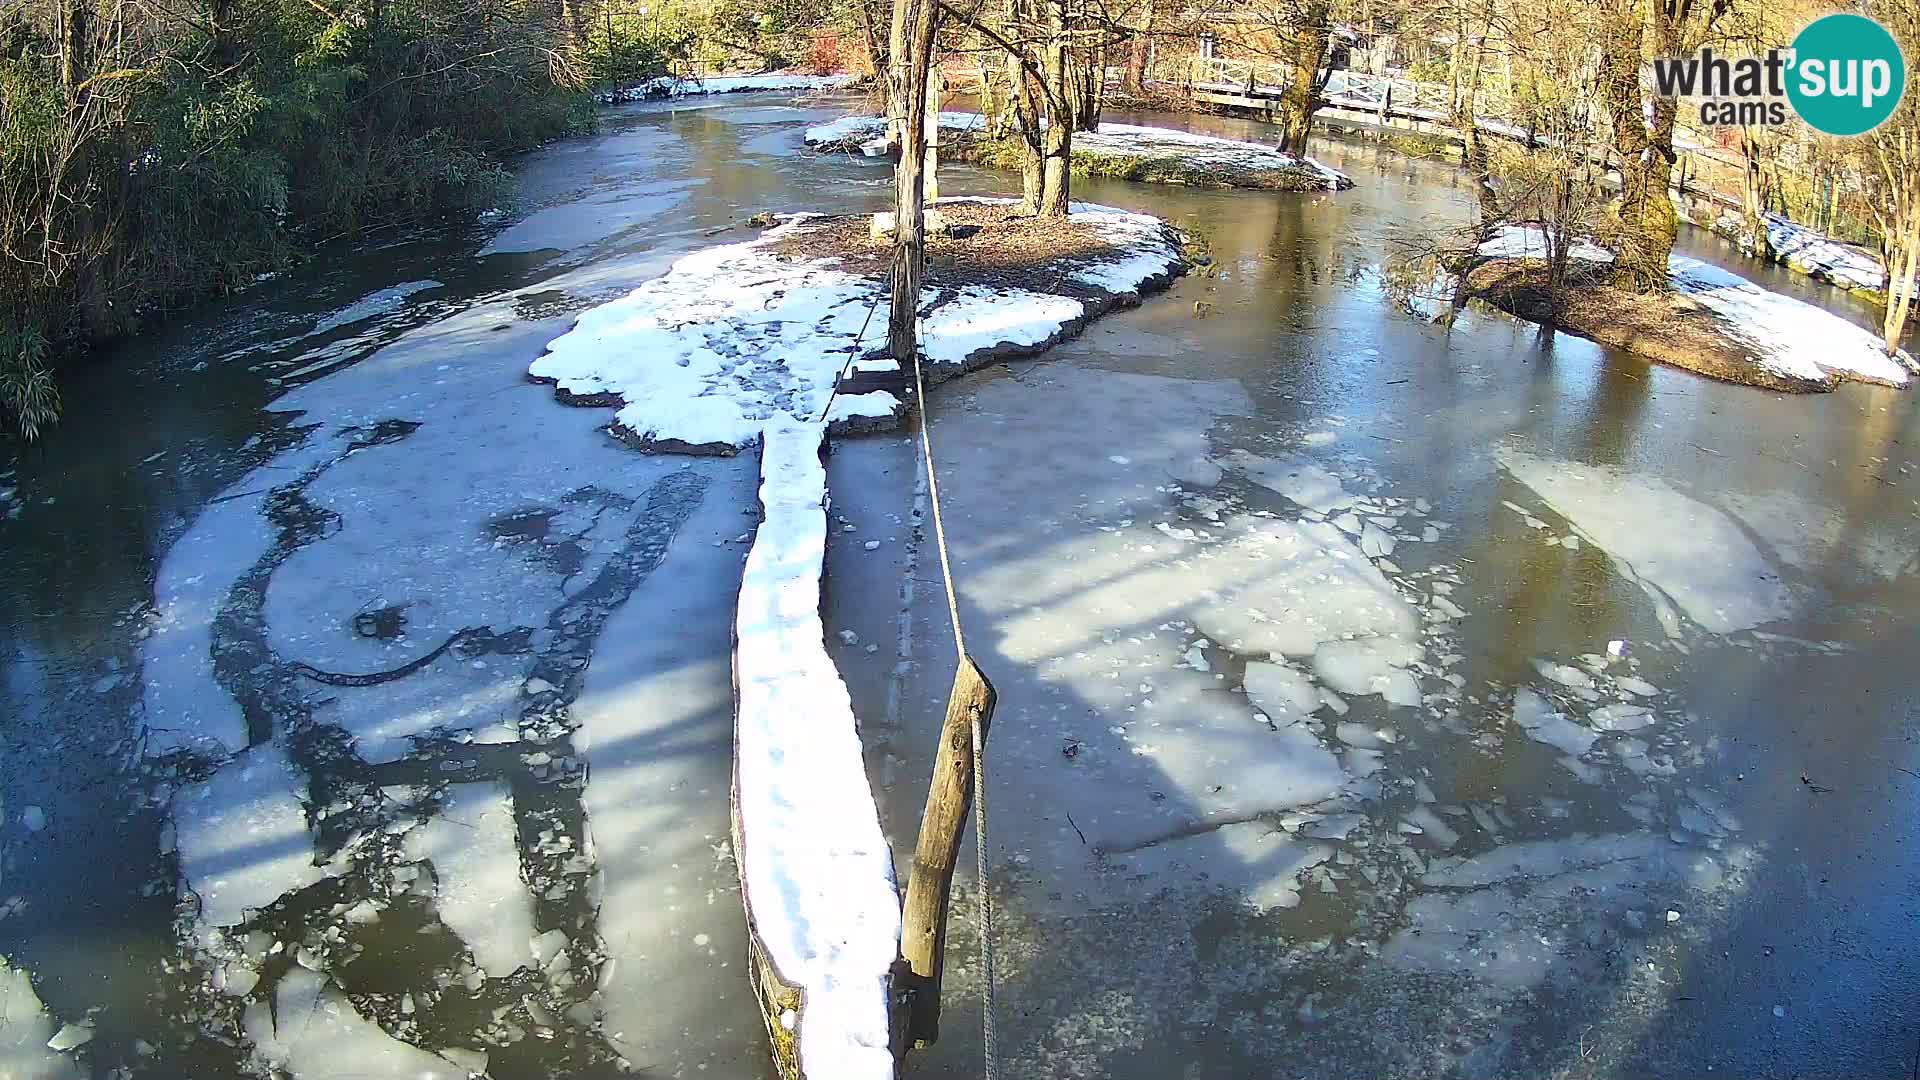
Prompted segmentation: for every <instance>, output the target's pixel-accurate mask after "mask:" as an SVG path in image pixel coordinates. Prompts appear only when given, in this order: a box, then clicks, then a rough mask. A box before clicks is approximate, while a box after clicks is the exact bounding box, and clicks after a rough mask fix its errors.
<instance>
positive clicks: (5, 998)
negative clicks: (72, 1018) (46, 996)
mask: <svg viewBox="0 0 1920 1080" xmlns="http://www.w3.org/2000/svg"><path fill="white" fill-rule="evenodd" d="M61 1030H62V1029H61V1025H60V1023H59V1022H58V1021H57V1020H55V1019H54V1017H52V1016H51V1015H49V1014H48V1012H47V1009H46V1006H44V1005H42V1004H40V995H38V994H36V993H34V992H33V981H32V980H31V979H29V978H28V977H27V973H26V972H24V971H21V970H20V969H19V968H16V967H13V966H12V965H10V964H8V963H7V962H6V961H5V960H0V1077H4V1078H6V1080H79V1077H80V1075H81V1073H80V1066H79V1065H78V1064H77V1063H76V1062H75V1061H74V1060H73V1059H72V1058H70V1057H68V1056H67V1055H65V1054H63V1053H60V1052H59V1051H56V1050H54V1049H52V1048H50V1047H49V1046H48V1045H47V1043H48V1042H49V1041H50V1040H53V1039H55V1038H57V1036H58V1034H59V1033H60V1031H61ZM81 1030H83V1031H85V1030H87V1029H81ZM62 1041H66V1040H62Z"/></svg>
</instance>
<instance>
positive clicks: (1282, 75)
mask: <svg viewBox="0 0 1920 1080" xmlns="http://www.w3.org/2000/svg"><path fill="white" fill-rule="evenodd" d="M1291 81H1292V72H1291V69H1289V68H1288V67H1286V66H1285V65H1283V64H1263V63H1258V62H1256V61H1251V60H1229V59H1226V58H1224V57H1217V56H1216V57H1207V58H1198V59H1195V60H1193V61H1192V66H1191V68H1190V70H1189V72H1188V76H1187V79H1186V88H1187V90H1188V92H1189V93H1190V94H1192V96H1193V99H1194V100H1195V101H1199V102H1204V103H1206V104H1208V105H1218V106H1222V107H1225V108H1230V109H1240V110H1246V111H1251V112H1256V113H1260V114H1261V115H1263V116H1265V117H1267V118H1268V119H1271V118H1273V116H1274V115H1275V114H1276V113H1277V112H1279V110H1280V99H1281V96H1282V95H1283V94H1284V93H1285V92H1286V89H1287V86H1288V84H1289V83H1290V82H1291ZM1321 97H1322V99H1323V100H1324V101H1325V104H1323V105H1322V106H1321V107H1320V109H1319V111H1318V112H1316V113H1315V114H1314V121H1315V122H1316V123H1326V124H1329V125H1331V126H1334V127H1338V128H1345V129H1347V130H1356V131H1370V132H1395V131H1400V132H1413V133H1417V134H1421V135H1431V136H1434V137H1437V138H1442V139H1446V140H1448V141H1451V142H1454V143H1459V142H1461V141H1462V139H1461V136H1460V130H1459V128H1457V127H1455V126H1454V123H1453V88H1452V87H1451V86H1448V85H1446V84H1444V83H1426V82H1417V81H1415V80H1413V79H1406V78H1400V77H1397V76H1392V75H1371V74H1368V73H1366V72H1364V71H1335V72H1333V73H1332V74H1331V75H1330V76H1328V78H1327V85H1326V87H1325V88H1324V89H1323V90H1322V92H1321ZM1511 105H1512V102H1510V101H1508V100H1507V98H1506V95H1504V94H1501V93H1497V92H1493V91H1489V90H1486V89H1484V88H1483V89H1482V90H1481V91H1480V92H1479V94H1477V95H1476V96H1475V99H1474V112H1475V115H1476V116H1477V117H1478V120H1477V126H1478V127H1479V129H1480V130H1481V131H1482V132H1484V133H1486V134H1488V135H1493V136H1496V137H1498V138H1504V139H1511V140H1513V141H1515V142H1524V143H1529V144H1530V143H1531V142H1532V140H1533V135H1532V133H1531V132H1529V131H1527V130H1526V129H1525V128H1522V127H1520V126H1519V125H1516V124H1512V123H1509V122H1507V121H1504V120H1501V119H1497V118H1498V117H1499V116H1501V115H1503V114H1507V115H1510V114H1511V113H1512V109H1511Z"/></svg>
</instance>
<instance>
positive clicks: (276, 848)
mask: <svg viewBox="0 0 1920 1080" xmlns="http://www.w3.org/2000/svg"><path fill="white" fill-rule="evenodd" d="M306 797H307V783H306V780H305V778H304V777H303V776H302V775H301V773H300V772H299V771H298V770H296V769H295V768H294V767H293V764H292V762H290V761H288V760H287V756H286V752H285V751H284V750H282V749H281V748H280V746H279V744H277V743H263V744H261V745H259V746H256V747H254V748H252V749H251V750H248V751H246V752H244V753H241V754H237V755H235V756H234V757H233V758H232V759H231V760H230V761H228V762H227V763H226V764H225V765H222V766H221V767H220V768H219V769H218V770H217V771H216V772H215V773H214V774H213V775H212V776H210V777H208V778H207V779H206V780H205V781H203V782H201V783H198V784H194V785H191V786H189V787H187V788H185V789H184V790H182V791H181V792H180V793H179V794H178V795H176V796H175V797H174V804H173V812H174V844H175V848H176V850H177V851H178V853H179V858H180V875H181V879H182V880H181V889H182V891H183V894H184V895H186V896H188V897H190V898H192V899H195V900H197V901H198V903H199V912H198V918H197V919H196V920H195V927H196V929H197V932H198V935H199V938H200V941H201V943H202V944H206V943H207V942H209V941H210V940H211V938H212V937H213V936H214V935H215V934H216V933H217V931H218V930H219V929H220V928H223V927H229V926H234V925H237V924H239V923H241V922H244V921H245V920H246V919H247V918H248V916H249V914H250V913H251V912H253V911H256V910H258V909H260V908H263V907H266V906H267V905H269V904H271V903H273V902H274V901H276V900H278V899H280V898H281V897H283V896H285V895H286V894H288V893H291V892H295V891H297V890H299V889H301V888H304V887H306V886H308V885H311V884H313V883H314V882H316V881H319V880H320V879H321V878H323V877H325V876H326V870H325V869H324V868H322V867H319V866H316V865H314V860H313V856H314V845H313V834H312V832H311V831H310V830H309V829H308V827H307V809H306V802H305V800H306Z"/></svg>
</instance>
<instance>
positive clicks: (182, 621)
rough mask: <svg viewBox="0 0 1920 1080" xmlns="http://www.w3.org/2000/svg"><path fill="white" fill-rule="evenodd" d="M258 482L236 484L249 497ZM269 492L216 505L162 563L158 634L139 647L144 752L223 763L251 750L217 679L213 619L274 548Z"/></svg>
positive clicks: (156, 601) (157, 584)
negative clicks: (266, 516)
mask: <svg viewBox="0 0 1920 1080" xmlns="http://www.w3.org/2000/svg"><path fill="white" fill-rule="evenodd" d="M250 486H255V485H245V484H244V483H243V484H242V485H236V490H238V491H241V492H244V491H246V490H247V488H248V487H250ZM265 499H266V496H265V495H264V494H253V495H243V496H242V497H240V498H235V499H229V500H227V501H225V502H217V503H214V504H212V505H210V506H208V508H207V509H206V510H205V512H203V513H202V514H201V515H200V517H199V518H197V519H196V520H195V521H194V523H193V525H192V527H190V528H189V529H188V530H187V531H186V533H185V534H183V535H182V536H181V537H180V539H179V540H177V541H175V542H174V545H173V547H171V548H170V549H168V551H167V554H166V557H165V558H163V559H162V560H161V561H160V567H159V570H158V571H157V572H156V573H155V575H154V582H153V612H154V621H153V624H152V628H153V632H152V634H151V636H149V637H148V639H147V641H146V642H145V643H144V644H143V645H142V647H141V650H140V659H141V676H140V678H141V694H142V696H143V700H144V705H145V709H144V713H145V723H146V739H147V753H148V754H150V755H159V754H164V753H167V752H168V751H172V750H193V751H196V752H198V753H201V754H205V755H207V756H209V757H211V758H214V759H216V760H217V759H219V758H222V757H225V756H226V755H228V754H231V753H234V752H236V751H239V750H242V749H245V748H246V745H247V721H246V717H245V715H243V714H242V713H241V711H240V706H239V704H238V703H236V702H235V701H234V700H233V698H232V696H231V695H229V694H228V693H227V692H226V691H225V690H223V689H222V688H221V687H220V684H219V683H218V682H217V681H216V680H215V679H214V674H213V655H212V653H213V618H214V615H215V614H216V613H217V612H218V611H219V605H220V603H221V601H222V600H223V599H224V597H225V595H226V590H227V586H229V585H231V584H232V583H233V581H234V580H235V579H237V578H238V577H239V576H240V575H241V574H242V573H244V572H246V569H247V567H248V566H250V565H252V564H253V562H254V560H256V559H258V558H259V557H260V555H261V553H262V552H264V551H266V550H267V547H268V546H269V545H270V544H271V543H272V540H273V533H272V530H271V528H270V527H269V526H268V525H267V523H266V522H265V521H263V520H261V507H262V506H263V504H264V503H265Z"/></svg>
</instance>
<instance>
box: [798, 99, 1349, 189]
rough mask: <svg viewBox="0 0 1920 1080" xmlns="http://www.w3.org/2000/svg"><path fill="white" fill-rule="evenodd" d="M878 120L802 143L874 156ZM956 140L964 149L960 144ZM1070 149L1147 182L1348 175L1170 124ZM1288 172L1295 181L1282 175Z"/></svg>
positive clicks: (947, 117)
mask: <svg viewBox="0 0 1920 1080" xmlns="http://www.w3.org/2000/svg"><path fill="white" fill-rule="evenodd" d="M985 124H986V118H985V117H983V116H981V115H980V114H979V113H972V112H943V113H941V114H940V129H941V130H942V131H943V132H952V133H953V134H954V135H955V136H957V137H959V138H960V139H966V138H969V137H971V136H974V135H977V134H983V133H984V132H983V129H984V126H985ZM886 126H887V125H886V120H885V119H883V118H881V117H877V116H846V117H842V118H840V119H838V120H834V121H832V122H830V123H826V124H818V125H815V126H814V127H810V128H808V129H807V133H806V143H807V145H808V146H809V147H812V148H813V149H815V150H819V151H823V152H826V151H836V150H837V151H845V152H856V151H857V152H859V153H861V154H864V155H866V156H868V157H877V156H881V155H884V154H886V153H888V152H889V147H890V144H889V143H888V141H887V135H886ZM959 146H960V148H961V150H962V152H963V153H964V146H965V144H964V143H961V144H959ZM1073 154H1074V157H1075V158H1077V159H1080V160H1079V161H1077V162H1076V163H1075V164H1076V168H1078V167H1080V166H1081V165H1082V164H1084V163H1089V162H1091V161H1093V160H1096V159H1097V160H1099V161H1100V162H1102V163H1106V162H1114V163H1117V164H1119V165H1120V166H1121V169H1122V171H1121V172H1119V173H1116V175H1121V176H1123V177H1124V178H1126V179H1135V180H1144V181H1147V182H1150V183H1172V184H1196V185H1199V184H1211V185H1213V186H1220V187H1247V188H1281V189H1286V190H1314V189H1322V188H1323V189H1325V190H1329V191H1339V190H1341V189H1343V188H1350V187H1352V186H1353V179H1352V178H1351V177H1349V176H1347V175H1346V174H1345V173H1343V172H1341V171H1339V170H1338V169H1333V168H1329V167H1327V166H1325V165H1322V164H1321V163H1320V162H1318V161H1315V160H1314V159H1312V158H1310V157H1299V156H1296V155H1293V154H1287V153H1282V152H1281V151H1279V150H1277V149H1275V148H1273V147H1271V146H1267V145H1264V144H1261V143H1252V142H1242V141H1240V140H1236V139H1223V138H1220V137H1218V136H1214V135H1196V134H1194V133H1192V132H1188V131H1177V130H1175V129H1173V128H1160V127H1141V126H1138V125H1134V124H1101V125H1100V126H1099V128H1098V129H1097V130H1094V131H1076V132H1074V135H1073ZM1093 171H1101V172H1103V173H1107V172H1110V171H1111V170H1110V169H1101V170H1093ZM1296 178H1297V179H1298V185H1297V187H1296V186H1295V185H1294V184H1293V183H1290V182H1288V181H1292V180H1294V179H1296Z"/></svg>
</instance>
